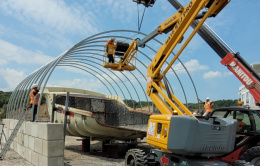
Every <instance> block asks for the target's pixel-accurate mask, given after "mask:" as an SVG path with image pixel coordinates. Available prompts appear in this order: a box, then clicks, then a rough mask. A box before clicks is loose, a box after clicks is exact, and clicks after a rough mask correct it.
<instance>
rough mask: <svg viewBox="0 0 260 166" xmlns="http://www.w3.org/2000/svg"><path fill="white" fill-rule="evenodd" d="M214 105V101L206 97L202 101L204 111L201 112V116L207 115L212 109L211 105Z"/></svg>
mask: <svg viewBox="0 0 260 166" xmlns="http://www.w3.org/2000/svg"><path fill="white" fill-rule="evenodd" d="M213 105H214V103H212V102H211V101H210V99H209V97H207V98H206V101H205V103H204V108H205V113H204V114H203V116H207V115H208V114H209V113H210V112H211V111H212V110H211V108H212V106H213Z"/></svg>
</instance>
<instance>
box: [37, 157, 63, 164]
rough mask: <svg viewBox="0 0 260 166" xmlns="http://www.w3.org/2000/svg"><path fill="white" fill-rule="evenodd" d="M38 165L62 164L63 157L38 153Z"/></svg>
mask: <svg viewBox="0 0 260 166" xmlns="http://www.w3.org/2000/svg"><path fill="white" fill-rule="evenodd" d="M39 166H64V158H63V157H46V156H42V155H39Z"/></svg>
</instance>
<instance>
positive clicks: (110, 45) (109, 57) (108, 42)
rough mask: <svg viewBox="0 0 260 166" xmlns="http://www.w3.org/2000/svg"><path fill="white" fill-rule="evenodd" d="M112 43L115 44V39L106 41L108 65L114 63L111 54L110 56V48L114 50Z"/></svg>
mask: <svg viewBox="0 0 260 166" xmlns="http://www.w3.org/2000/svg"><path fill="white" fill-rule="evenodd" d="M114 42H115V38H113V37H112V38H111V39H110V40H108V41H107V57H108V62H109V63H115V60H114V57H113V54H112V52H113V51H112V50H111V49H112V48H114Z"/></svg>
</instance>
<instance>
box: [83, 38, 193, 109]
mask: <svg viewBox="0 0 260 166" xmlns="http://www.w3.org/2000/svg"><path fill="white" fill-rule="evenodd" d="M107 37H117V38H124V39H130V40H133V39H132V38H129V37H125V36H101V37H95V38H93V40H96V39H103V38H107ZM96 42H100V41H96ZM158 42H159V41H158ZM88 43H89V42H87V44H88ZM160 44H162V43H160ZM146 46H147V47H148V48H149V49H150V50H152V51H154V52H156V51H155V50H154V49H152V48H151V47H150V46H149V45H146ZM81 48H84V47H81ZM83 50H84V51H86V50H97V49H83ZM83 50H80V51H83ZM97 51H102V50H97ZM138 52H141V51H140V50H138ZM141 53H142V52H141ZM142 54H143V55H144V56H145V57H147V58H148V59H149V60H150V61H151V59H150V58H149V57H148V56H147V55H145V54H144V53H142ZM173 55H174V54H173ZM178 60H179V59H178ZM179 61H180V60H179ZM180 62H181V61H180ZM166 63H167V64H169V63H168V62H167V61H166ZM181 64H182V65H183V63H181ZM185 69H186V68H185ZM171 70H172V71H173V73H174V74H175V76H176V78H177V79H178V81H179V84H180V86H181V88H182V91H183V94H184V98H185V101H186V105H188V101H187V96H186V93H185V90H184V88H183V85H182V83H181V81H180V78H179V76H178V75H177V73H176V72H175V70H174V69H173V68H172V67H171ZM186 71H187V69H186ZM187 72H188V71H187ZM190 78H191V77H190ZM192 82H193V81H192ZM169 85H170V84H169ZM170 87H171V89H172V86H170ZM195 92H197V91H196V90H195ZM148 103H149V102H148ZM149 109H150V107H149Z"/></svg>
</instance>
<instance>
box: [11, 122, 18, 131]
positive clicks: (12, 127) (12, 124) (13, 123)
mask: <svg viewBox="0 0 260 166" xmlns="http://www.w3.org/2000/svg"><path fill="white" fill-rule="evenodd" d="M17 123H18V120H16V119H11V121H10V129H11V130H13V129H14V128H15V126H16V125H17Z"/></svg>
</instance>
